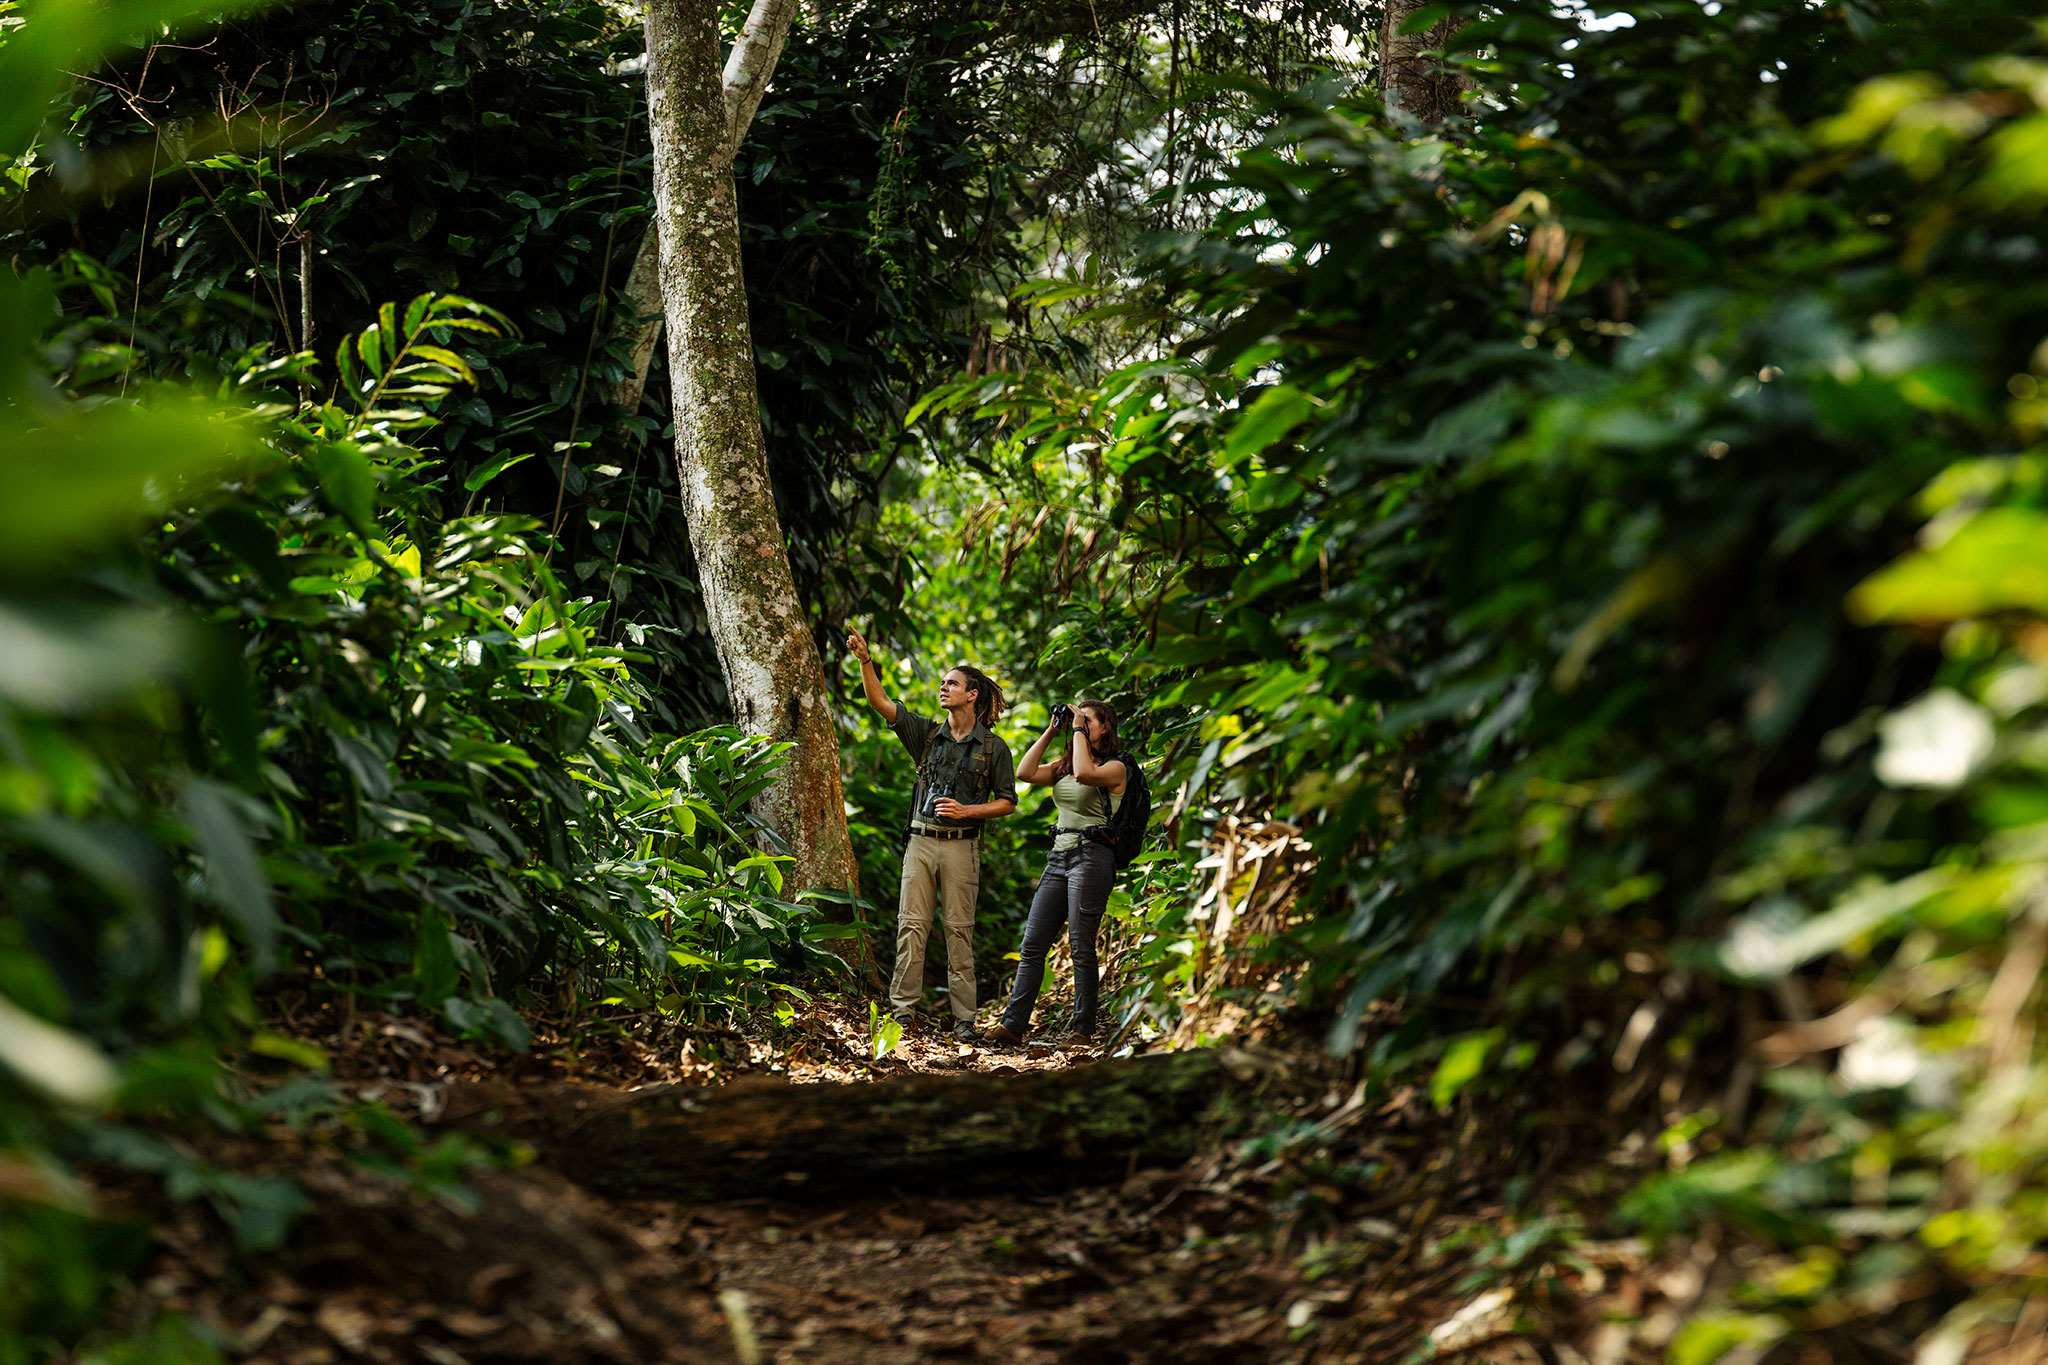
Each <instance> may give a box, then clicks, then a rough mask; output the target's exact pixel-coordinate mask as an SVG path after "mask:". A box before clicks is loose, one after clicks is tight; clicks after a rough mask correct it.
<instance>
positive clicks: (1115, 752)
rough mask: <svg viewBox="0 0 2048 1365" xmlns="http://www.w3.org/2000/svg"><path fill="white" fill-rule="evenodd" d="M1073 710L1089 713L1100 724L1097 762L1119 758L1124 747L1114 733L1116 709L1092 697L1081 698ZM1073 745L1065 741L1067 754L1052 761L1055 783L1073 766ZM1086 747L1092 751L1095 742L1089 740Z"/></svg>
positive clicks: (1070, 732)
mask: <svg viewBox="0 0 2048 1365" xmlns="http://www.w3.org/2000/svg"><path fill="white" fill-rule="evenodd" d="M1074 709H1075V710H1077V711H1088V712H1091V713H1093V715H1094V716H1095V718H1096V719H1097V720H1099V721H1101V722H1102V729H1103V736H1102V748H1101V749H1100V750H1097V751H1096V754H1095V757H1096V759H1097V761H1100V760H1102V759H1105V758H1119V757H1121V756H1122V754H1123V751H1124V745H1123V740H1122V739H1121V738H1119V737H1118V735H1117V732H1116V708H1115V707H1114V706H1111V705H1110V704H1109V703H1108V702H1106V701H1097V700H1095V699H1094V698H1093V697H1083V698H1082V699H1081V700H1080V701H1077V702H1075V703H1074ZM1068 733H1069V734H1070V735H1071V734H1072V733H1073V732H1072V731H1069V732H1068ZM1073 743H1074V741H1073V740H1072V739H1069V740H1068V741H1067V744H1068V746H1069V753H1068V754H1061V755H1060V756H1059V757H1058V758H1057V759H1054V760H1053V765H1052V780H1053V781H1055V782H1057V781H1059V780H1060V779H1061V778H1063V777H1065V776H1066V775H1067V773H1068V772H1069V771H1070V770H1071V769H1072V768H1073V766H1074V760H1073V759H1072V758H1071V757H1070V756H1069V754H1070V753H1071V746H1072V745H1073ZM1088 747H1089V748H1090V749H1094V748H1095V741H1094V740H1092V739H1091V740H1089V741H1088Z"/></svg>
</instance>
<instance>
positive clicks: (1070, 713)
mask: <svg viewBox="0 0 2048 1365" xmlns="http://www.w3.org/2000/svg"><path fill="white" fill-rule="evenodd" d="M1051 720H1052V724H1054V725H1072V724H1073V723H1074V708H1073V707H1071V706H1069V705H1067V704H1066V703H1065V702H1063V701H1062V702H1054V703H1053V706H1052V717H1051Z"/></svg>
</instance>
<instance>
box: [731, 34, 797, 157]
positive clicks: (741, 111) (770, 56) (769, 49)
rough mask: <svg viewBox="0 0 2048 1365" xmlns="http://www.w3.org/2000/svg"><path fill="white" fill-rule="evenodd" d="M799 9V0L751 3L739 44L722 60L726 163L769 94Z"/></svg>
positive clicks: (733, 154)
mask: <svg viewBox="0 0 2048 1365" xmlns="http://www.w3.org/2000/svg"><path fill="white" fill-rule="evenodd" d="M798 8H799V6H798V0H754V7H753V9H752V10H751V11H749V12H748V14H747V22H746V25H745V26H744V27H743V28H741V29H740V36H739V41H738V42H736V43H734V44H733V45H732V52H731V53H730V54H729V55H728V56H727V57H726V59H725V77H724V78H725V113H726V121H727V123H728V124H729V125H730V127H731V130H732V131H731V133H730V135H729V136H728V137H727V138H726V143H725V155H726V157H727V159H728V160H730V159H731V158H732V157H733V156H735V155H737V154H738V152H739V149H740V143H741V141H742V140H744V139H745V138H746V135H747V129H748V128H749V127H751V126H752V125H753V122H754V111H755V110H757V109H759V108H760V107H761V97H762V96H763V95H765V94H767V93H768V82H769V81H770V80H771V79H772V78H773V77H774V75H775V63H776V61H777V60H778V59H779V58H780V57H781V56H782V45H783V44H784V43H785V42H787V41H788V40H789V26H790V24H791V23H792V22H794V21H795V19H796V14H797V9H798Z"/></svg>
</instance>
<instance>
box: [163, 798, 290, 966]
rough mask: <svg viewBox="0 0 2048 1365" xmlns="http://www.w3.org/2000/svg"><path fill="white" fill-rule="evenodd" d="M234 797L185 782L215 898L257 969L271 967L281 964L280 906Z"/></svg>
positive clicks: (189, 820)
mask: <svg viewBox="0 0 2048 1365" xmlns="http://www.w3.org/2000/svg"><path fill="white" fill-rule="evenodd" d="M233 796H234V793H233V791H232V789H231V788H227V787H222V786H220V785H219V784H217V783H213V782H208V781H206V780H205V779H203V778H197V777H195V778H190V779H188V780H187V781H186V783H185V791H184V797H183V801H182V802H181V805H182V807H183V812H184V816H185V822H186V824H188V825H190V826H191V829H192V841H193V843H195V844H196V845H198V848H199V851H200V853H202V854H203V855H205V858H206V880H207V885H208V888H209V889H210V890H211V892H212V893H213V899H214V901H215V903H216V904H218V905H219V906H220V907H221V909H222V910H224V911H226V912H227V916H228V920H229V922H230V923H232V924H233V925H234V926H235V928H236V929H237V930H238V931H239V932H240V934H241V938H242V941H243V942H244V943H247V944H248V945H249V946H250V948H251V949H252V950H253V951H254V954H255V968H256V970H257V971H258V972H267V971H269V970H270V969H271V968H272V967H274V966H275V965H276V963H277V909H276V907H275V906H274V905H273V904H272V903H271V899H270V882H269V880H268V879H267V878H265V877H264V875H263V869H262V866H261V864H260V863H259V862H258V860H257V857H256V846H255V844H253V843H252V842H250V839H249V835H248V832H247V831H245V830H244V829H243V828H242V822H241V819H240V817H238V816H237V815H236V814H235V809H234V806H233V804H232V799H233Z"/></svg>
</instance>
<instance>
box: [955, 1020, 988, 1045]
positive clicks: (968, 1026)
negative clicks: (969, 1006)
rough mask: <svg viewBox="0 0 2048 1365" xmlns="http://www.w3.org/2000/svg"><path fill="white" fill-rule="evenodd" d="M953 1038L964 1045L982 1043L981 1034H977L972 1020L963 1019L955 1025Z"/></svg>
mask: <svg viewBox="0 0 2048 1365" xmlns="http://www.w3.org/2000/svg"><path fill="white" fill-rule="evenodd" d="M953 1036H954V1037H955V1038H958V1039H959V1040H960V1041H961V1042H963V1043H978V1042H980V1041H981V1034H980V1033H978V1032H976V1030H975V1027H974V1021H973V1020H972V1019H962V1020H961V1021H960V1022H959V1023H957V1024H955V1025H953Z"/></svg>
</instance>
